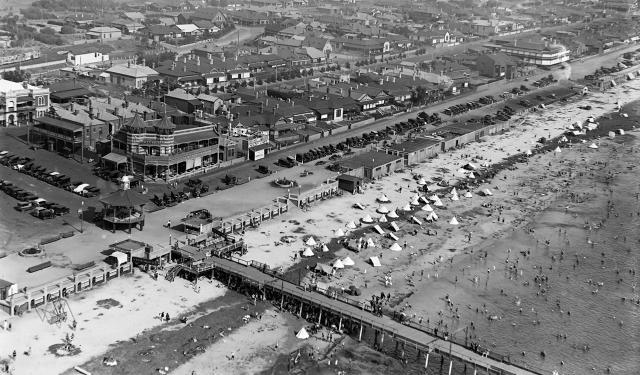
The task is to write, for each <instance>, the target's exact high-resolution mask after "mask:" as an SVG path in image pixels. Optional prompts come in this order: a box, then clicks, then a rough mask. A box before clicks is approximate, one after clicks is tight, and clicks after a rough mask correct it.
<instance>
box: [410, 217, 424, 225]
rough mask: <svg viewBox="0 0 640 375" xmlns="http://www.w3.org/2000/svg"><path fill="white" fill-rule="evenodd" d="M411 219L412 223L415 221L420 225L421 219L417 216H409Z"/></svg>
mask: <svg viewBox="0 0 640 375" xmlns="http://www.w3.org/2000/svg"><path fill="white" fill-rule="evenodd" d="M411 221H413V222H414V223H416V224H418V225H422V221H420V220H418V218H417V217H415V216H411Z"/></svg>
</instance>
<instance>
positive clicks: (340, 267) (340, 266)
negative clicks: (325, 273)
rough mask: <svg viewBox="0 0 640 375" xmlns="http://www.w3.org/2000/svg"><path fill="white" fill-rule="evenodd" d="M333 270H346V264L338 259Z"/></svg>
mask: <svg viewBox="0 0 640 375" xmlns="http://www.w3.org/2000/svg"><path fill="white" fill-rule="evenodd" d="M333 268H335V269H343V268H344V264H343V263H342V261H341V260H340V259H336V261H335V262H333Z"/></svg>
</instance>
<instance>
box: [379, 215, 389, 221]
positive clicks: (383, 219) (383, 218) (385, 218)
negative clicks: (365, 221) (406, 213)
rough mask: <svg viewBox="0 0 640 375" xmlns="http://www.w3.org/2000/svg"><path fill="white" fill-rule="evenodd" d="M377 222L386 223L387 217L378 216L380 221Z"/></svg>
mask: <svg viewBox="0 0 640 375" xmlns="http://www.w3.org/2000/svg"><path fill="white" fill-rule="evenodd" d="M378 222H380V223H386V222H387V217H386V216H384V215H382V216H380V219H378Z"/></svg>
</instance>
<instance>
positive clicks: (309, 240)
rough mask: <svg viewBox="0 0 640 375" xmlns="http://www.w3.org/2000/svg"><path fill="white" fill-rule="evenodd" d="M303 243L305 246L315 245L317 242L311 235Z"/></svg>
mask: <svg viewBox="0 0 640 375" xmlns="http://www.w3.org/2000/svg"><path fill="white" fill-rule="evenodd" d="M305 244H306V245H307V246H316V245H317V244H318V243H317V242H316V240H314V239H313V236H311V237H309V238H308V239H307V242H305Z"/></svg>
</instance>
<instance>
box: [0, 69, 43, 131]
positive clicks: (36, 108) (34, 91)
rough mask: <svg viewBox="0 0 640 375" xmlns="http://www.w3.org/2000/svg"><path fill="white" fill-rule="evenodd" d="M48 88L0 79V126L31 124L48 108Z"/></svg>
mask: <svg viewBox="0 0 640 375" xmlns="http://www.w3.org/2000/svg"><path fill="white" fill-rule="evenodd" d="M49 104H50V102H49V89H48V88H41V87H36V86H31V85H29V84H27V83H26V82H24V83H18V82H12V81H8V80H5V79H0V126H3V127H8V126H25V125H30V124H33V120H34V119H35V118H36V117H40V116H43V115H44V114H45V113H46V112H47V109H48V108H49Z"/></svg>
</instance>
